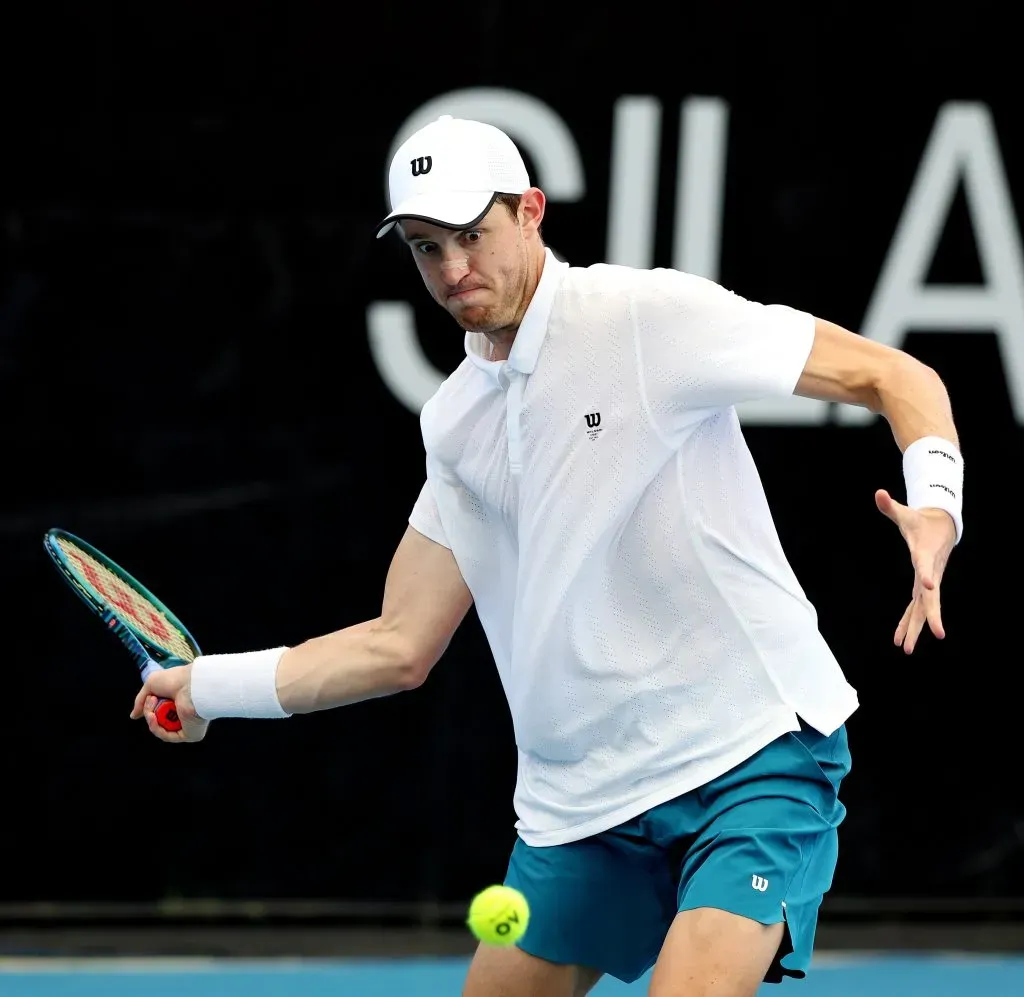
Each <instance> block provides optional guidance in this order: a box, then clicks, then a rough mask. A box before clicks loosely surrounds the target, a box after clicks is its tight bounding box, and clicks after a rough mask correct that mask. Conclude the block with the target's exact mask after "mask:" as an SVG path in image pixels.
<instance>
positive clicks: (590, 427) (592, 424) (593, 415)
mask: <svg viewBox="0 0 1024 997" xmlns="http://www.w3.org/2000/svg"><path fill="white" fill-rule="evenodd" d="M583 418H584V419H585V420H586V422H587V438H588V439H591V440H596V439H597V436H598V434H599V433H600V432H601V413H600V412H588V413H587V414H586V415H585V416H584V417H583Z"/></svg>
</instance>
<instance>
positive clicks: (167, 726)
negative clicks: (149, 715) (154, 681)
mask: <svg viewBox="0 0 1024 997" xmlns="http://www.w3.org/2000/svg"><path fill="white" fill-rule="evenodd" d="M153 712H154V713H155V714H156V722H157V723H158V724H160V726H161V727H163V729H164V730H181V721H180V720H179V719H178V711H177V710H176V709H175V708H174V700H173V699H158V700H157V701H156V708H155V709H154V710H153Z"/></svg>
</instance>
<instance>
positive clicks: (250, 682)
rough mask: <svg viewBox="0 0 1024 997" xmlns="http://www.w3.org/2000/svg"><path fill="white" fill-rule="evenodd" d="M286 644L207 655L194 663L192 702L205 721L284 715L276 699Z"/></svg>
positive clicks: (279, 702)
mask: <svg viewBox="0 0 1024 997" xmlns="http://www.w3.org/2000/svg"><path fill="white" fill-rule="evenodd" d="M287 650H288V648H287V647H274V648H270V649H268V650H266V651H245V652H242V653H241V654H205V655H200V656H199V657H198V658H196V659H195V660H194V661H193V662H192V679H191V693H192V705H193V706H194V707H195V708H196V713H197V714H198V715H199V717H200V718H201V719H203V720H216V719H217V718H218V717H253V718H256V717H258V718H278V719H280V718H284V717H288V716H290V714H289V713H287V712H286V711H285V710H284V708H283V707H282V706H281V701H280V700H279V699H278V698H277V665H278V662H279V661H280V660H281V656H282V655H283V654H284V652H285V651H287Z"/></svg>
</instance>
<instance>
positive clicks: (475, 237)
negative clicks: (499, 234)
mask: <svg viewBox="0 0 1024 997" xmlns="http://www.w3.org/2000/svg"><path fill="white" fill-rule="evenodd" d="M482 238H483V233H482V232H467V233H466V242H479V241H480V240H481V239H482Z"/></svg>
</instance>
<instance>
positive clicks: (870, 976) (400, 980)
mask: <svg viewBox="0 0 1024 997" xmlns="http://www.w3.org/2000/svg"><path fill="white" fill-rule="evenodd" d="M466 965H467V963H466V960H465V959H409V960H401V959H390V960H373V961H369V960H368V961H360V960H351V961H344V962H335V961H319V960H302V961H290V960H273V961H267V962H254V961H250V960H246V961H237V962H236V961H231V960H192V959H188V960H109V959H102V960H101V959H96V960H61V959H39V960H27V959H9V960H0V993H2V994H3V997H138V995H139V994H140V993H145V992H147V988H152V987H153V986H160V985H161V984H166V985H168V986H171V987H174V989H175V992H179V993H187V994H188V995H189V997H457V995H458V994H459V993H460V992H461V985H462V980H463V976H464V973H465V970H466ZM646 992H647V988H646V980H641V981H639V982H637V983H635V984H633V985H632V986H628V987H627V986H624V985H622V984H620V983H617V982H615V981H611V980H605V981H603V982H602V983H600V984H599V985H598V986H597V987H596V989H595V990H594V991H593V993H594V995H595V997H616V995H621V997H628V995H636V997H639V995H641V994H645V993H646ZM762 992H763V993H765V994H766V995H779V997H782V995H784V994H793V995H794V997H797V995H799V997H863V995H864V994H868V993H870V994H871V995H872V997H904V995H912V994H913V995H916V994H927V995H928V997H968V995H970V997H1020V995H1021V994H1024V956H1019V957H1018V956H998V957H995V956H984V957H981V956H965V955H955V954H944V955H927V956H897V955H870V954H865V955H845V954H844V955H830V954H828V953H824V954H822V956H821V957H820V958H819V961H818V965H817V967H816V969H815V970H814V971H813V972H812V974H811V975H810V976H809V977H808V978H807V979H806V980H804V981H802V982H796V981H792V980H789V981H786V982H784V983H782V984H780V985H779V986H765V987H763V988H762Z"/></svg>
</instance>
